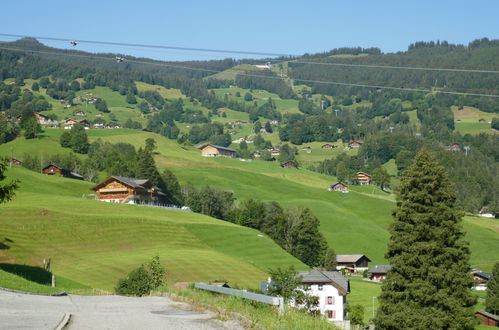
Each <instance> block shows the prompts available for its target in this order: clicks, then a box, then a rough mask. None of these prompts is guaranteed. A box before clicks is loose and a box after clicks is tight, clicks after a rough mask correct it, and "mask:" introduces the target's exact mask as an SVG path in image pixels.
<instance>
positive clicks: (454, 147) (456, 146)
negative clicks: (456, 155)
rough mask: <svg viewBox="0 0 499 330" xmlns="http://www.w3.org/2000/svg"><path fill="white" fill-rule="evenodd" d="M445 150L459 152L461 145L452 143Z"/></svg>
mask: <svg viewBox="0 0 499 330" xmlns="http://www.w3.org/2000/svg"><path fill="white" fill-rule="evenodd" d="M445 149H447V150H449V151H459V150H461V145H460V144H458V143H453V144H451V145H450V146H447V148H445Z"/></svg>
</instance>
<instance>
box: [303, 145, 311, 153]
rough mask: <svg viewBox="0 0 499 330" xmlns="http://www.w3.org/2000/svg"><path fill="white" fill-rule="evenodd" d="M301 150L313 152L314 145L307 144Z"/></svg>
mask: <svg viewBox="0 0 499 330" xmlns="http://www.w3.org/2000/svg"><path fill="white" fill-rule="evenodd" d="M301 150H303V151H306V152H307V153H311V152H312V147H310V146H306V147H303V148H302V149H301Z"/></svg>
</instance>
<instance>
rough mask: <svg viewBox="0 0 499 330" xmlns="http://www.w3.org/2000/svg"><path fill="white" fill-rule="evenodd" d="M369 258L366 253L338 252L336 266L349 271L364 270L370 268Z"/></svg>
mask: <svg viewBox="0 0 499 330" xmlns="http://www.w3.org/2000/svg"><path fill="white" fill-rule="evenodd" d="M370 261H371V259H369V258H368V257H367V256H366V255H364V254H338V255H336V268H337V269H345V272H347V273H358V272H363V271H365V270H366V269H368V268H369V262H370Z"/></svg>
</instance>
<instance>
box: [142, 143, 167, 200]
mask: <svg viewBox="0 0 499 330" xmlns="http://www.w3.org/2000/svg"><path fill="white" fill-rule="evenodd" d="M135 176H136V177H137V178H138V179H148V180H150V181H151V182H152V183H153V184H154V185H156V186H158V187H159V188H160V189H162V190H164V189H165V184H164V182H163V179H162V178H161V175H160V174H159V172H158V169H157V168H156V164H155V163H154V158H153V157H152V153H151V150H149V149H147V148H145V149H142V148H140V149H139V150H138V151H137V173H136V175H135Z"/></svg>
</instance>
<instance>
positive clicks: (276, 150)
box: [270, 148, 281, 156]
mask: <svg viewBox="0 0 499 330" xmlns="http://www.w3.org/2000/svg"><path fill="white" fill-rule="evenodd" d="M270 154H271V155H272V156H279V155H280V154H281V152H280V150H279V149H274V148H271V149H270Z"/></svg>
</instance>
